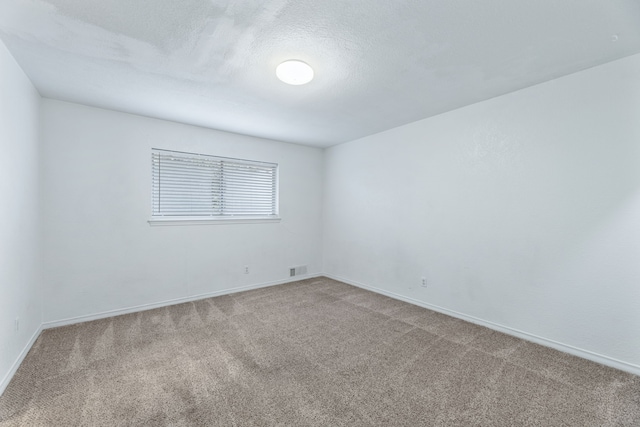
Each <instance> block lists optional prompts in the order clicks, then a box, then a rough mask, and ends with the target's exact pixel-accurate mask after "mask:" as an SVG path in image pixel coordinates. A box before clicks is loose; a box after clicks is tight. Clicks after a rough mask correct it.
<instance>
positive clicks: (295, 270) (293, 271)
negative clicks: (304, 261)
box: [289, 265, 307, 277]
mask: <svg viewBox="0 0 640 427" xmlns="http://www.w3.org/2000/svg"><path fill="white" fill-rule="evenodd" d="M303 274H307V266H306V265H301V266H300V267H291V268H290V269H289V276H290V277H293V276H300V275H303Z"/></svg>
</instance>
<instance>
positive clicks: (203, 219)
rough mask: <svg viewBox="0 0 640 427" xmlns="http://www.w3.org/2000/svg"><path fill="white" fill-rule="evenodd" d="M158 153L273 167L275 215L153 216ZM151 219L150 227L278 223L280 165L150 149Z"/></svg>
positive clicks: (149, 221)
mask: <svg viewBox="0 0 640 427" xmlns="http://www.w3.org/2000/svg"><path fill="white" fill-rule="evenodd" d="M158 152H165V153H175V154H177V155H183V156H193V158H198V157H205V158H211V159H216V160H220V161H221V162H224V161H227V162H230V163H234V164H245V165H246V164H249V165H251V164H252V163H253V164H255V165H272V166H274V168H273V169H274V173H275V176H274V181H275V182H274V187H275V190H274V191H275V194H274V198H275V201H274V203H275V205H274V207H275V214H273V215H250V214H247V215H242V214H240V215H238V214H236V215H222V214H221V215H155V207H154V204H155V203H156V199H155V194H154V179H155V170H154V164H153V162H154V155H155V154H156V153H158ZM151 159H152V161H151V217H150V218H149V219H148V220H147V222H148V223H149V224H150V225H206V224H255V223H275V222H280V220H281V217H280V165H279V164H278V163H274V162H265V161H258V160H249V159H239V158H233V157H223V156H215V155H210V154H202V153H192V152H186V151H177V150H167V149H164V148H155V147H152V148H151Z"/></svg>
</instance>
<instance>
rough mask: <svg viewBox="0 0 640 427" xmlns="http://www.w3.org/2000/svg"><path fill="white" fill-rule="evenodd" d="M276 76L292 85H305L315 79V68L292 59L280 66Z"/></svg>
mask: <svg viewBox="0 0 640 427" xmlns="http://www.w3.org/2000/svg"><path fill="white" fill-rule="evenodd" d="M276 76H278V78H279V79H280V80H282V81H283V82H285V83H288V84H290V85H303V84H306V83H309V82H310V81H311V80H312V79H313V68H311V67H310V66H309V64H307V63H305V62H302V61H298V60H296V59H291V60H289V61H284V62H283V63H282V64H280V65H278V68H276Z"/></svg>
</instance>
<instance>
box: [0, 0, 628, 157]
mask: <svg viewBox="0 0 640 427" xmlns="http://www.w3.org/2000/svg"><path fill="white" fill-rule="evenodd" d="M0 38H1V39H2V40H3V41H4V42H5V44H6V45H7V47H8V48H9V49H10V51H11V52H12V54H13V55H14V56H15V58H16V60H17V61H18V62H19V63H20V65H21V66H22V67H23V69H24V70H25V72H26V73H27V75H28V76H29V77H30V78H31V80H32V81H33V83H34V84H35V86H36V87H37V88H38V90H39V91H40V93H41V94H42V95H43V96H46V97H50V98H56V99H62V100H67V101H73V102H78V103H82V104H87V105H93V106H98V107H103V108H109V109H114V110H120V111H125V112H131V113H136V114H142V115H145V116H150V117H158V118H162V119H168V120H174V121H178V122H184V123H190V124H195V125H200V126H205V127H211V128H216V129H222V130H227V131H231V132H238V133H243V134H249V135H255V136H261V137H266V138H273V139H278V140H283V141H290V142H296V143H302V144H309V145H316V146H330V145H333V144H336V143H340V142H345V141H349V140H352V139H355V138H359V137H362V136H365V135H369V134H372V133H376V132H379V131H382V130H386V129H389V128H392V127H395V126H399V125H402V124H405V123H408V122H411V121H415V120H418V119H422V118H425V117H428V116H432V115H435V114H439V113H442V112H445V111H448V110H451V109H454V108H457V107H461V106H463V105H467V104H470V103H474V102H477V101H480V100H483V99H488V98H491V97H494V96H497V95H501V94H504V93H507V92H510V91H513V90H517V89H520V88H523V87H527V86H530V85H532V84H536V83H539V82H542V81H545V80H549V79H552V78H555V77H559V76H562V75H565V74H569V73H572V72H575V71H579V70H582V69H585V68H588V67H591V66H594V65H598V64H601V63H604V62H608V61H611V60H614V59H617V58H621V57H624V56H627V55H630V54H634V53H638V52H640V0H562V1H558V0H535V1H532V0H483V1H478V0H446V1H445V0H393V1H389V0H350V1H348V0H242V1H240V0H226V1H224V0H180V1H177V0H106V1H105V0H1V1H0ZM291 58H294V59H301V60H303V61H305V62H307V63H309V64H310V65H311V66H313V68H314V69H315V76H316V77H315V79H314V80H313V81H312V82H311V83H309V84H308V85H305V86H289V85H286V84H284V83H282V82H280V81H279V80H277V78H276V77H275V68H276V66H277V65H278V64H279V63H280V62H282V61H283V60H285V59H291Z"/></svg>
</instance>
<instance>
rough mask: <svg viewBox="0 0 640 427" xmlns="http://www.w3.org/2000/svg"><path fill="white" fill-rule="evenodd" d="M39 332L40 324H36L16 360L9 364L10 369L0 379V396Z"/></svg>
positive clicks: (40, 330)
mask: <svg viewBox="0 0 640 427" xmlns="http://www.w3.org/2000/svg"><path fill="white" fill-rule="evenodd" d="M41 332H42V325H40V326H38V329H36V331H35V332H34V333H33V335H32V336H31V338H30V339H29V341H28V342H27V345H25V346H24V348H23V349H22V351H21V352H20V354H19V355H18V358H17V359H16V361H15V362H13V365H11V369H9V372H7V374H6V375H5V376H4V378H3V379H2V381H0V396H2V393H4V391H5V390H6V388H7V386H8V385H9V383H10V382H11V379H12V378H13V376H14V375H15V373H16V371H17V370H18V368H19V367H20V365H21V364H22V361H23V360H24V358H25V357H26V356H27V353H29V350H31V347H33V344H34V343H35V342H36V340H37V339H38V337H39V336H40V333H41Z"/></svg>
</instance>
